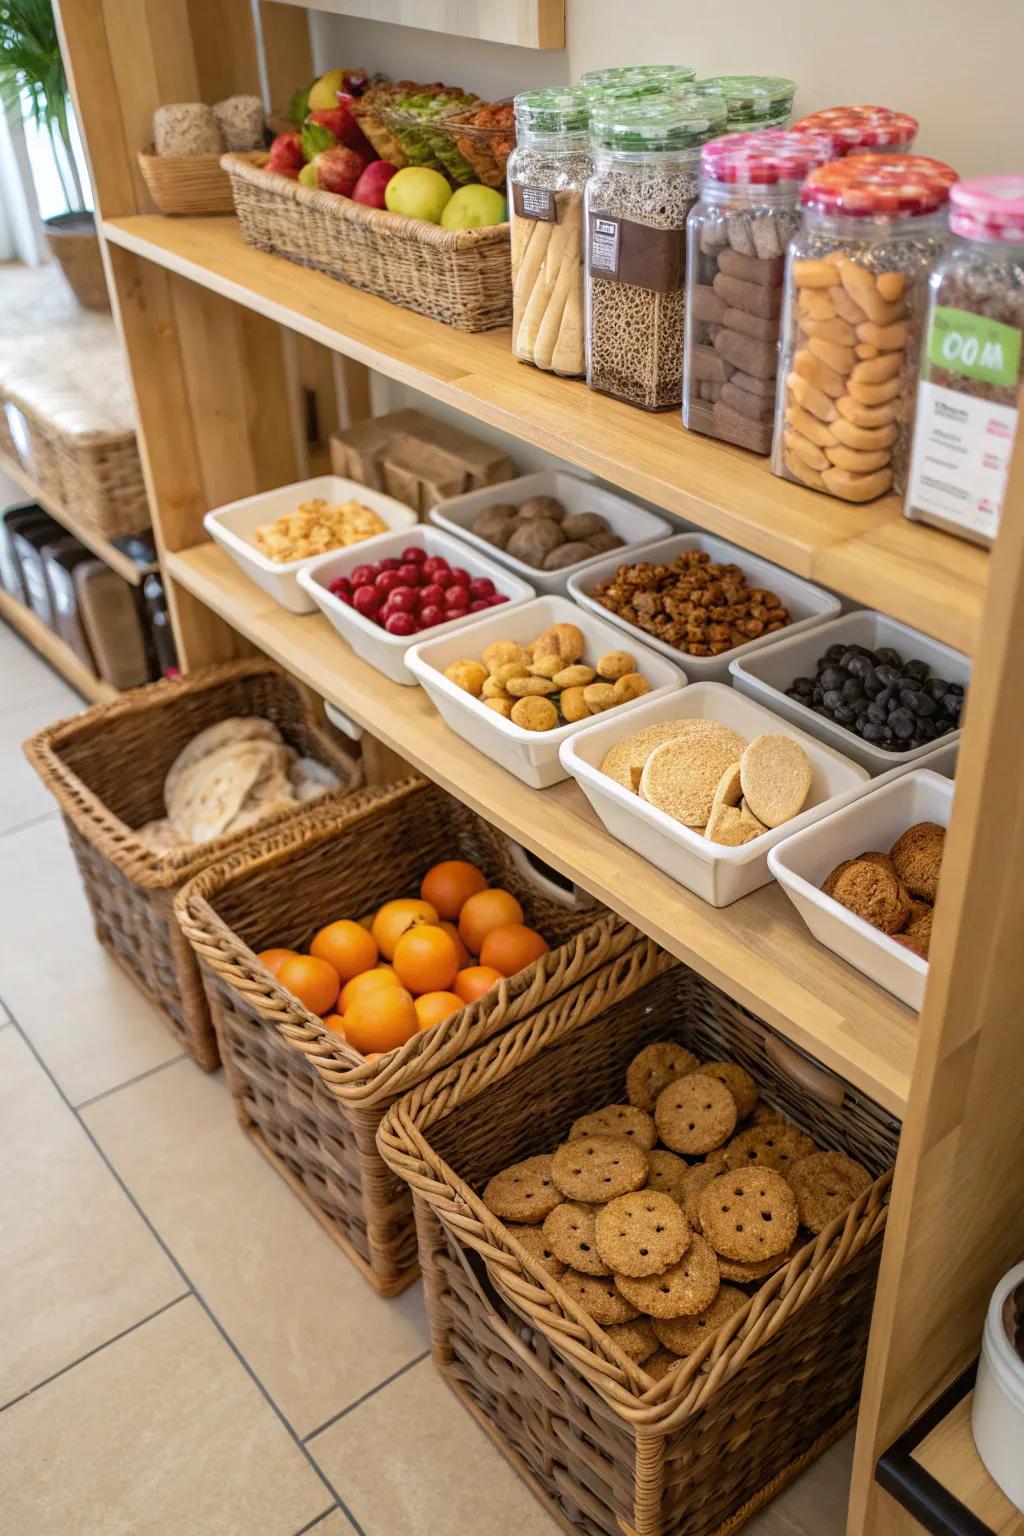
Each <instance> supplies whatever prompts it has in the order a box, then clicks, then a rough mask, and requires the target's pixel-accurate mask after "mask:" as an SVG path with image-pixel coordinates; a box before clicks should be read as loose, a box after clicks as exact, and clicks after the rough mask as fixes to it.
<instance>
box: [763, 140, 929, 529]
mask: <svg viewBox="0 0 1024 1536" xmlns="http://www.w3.org/2000/svg"><path fill="white" fill-rule="evenodd" d="M956 180H957V174H956V172H955V171H954V170H952V169H951V168H950V167H949V166H948V165H944V164H943V163H942V162H941V161H939V160H928V159H925V158H923V157H922V156H916V155H893V156H886V155H850V156H848V157H847V158H846V159H844V160H835V161H833V162H832V163H831V164H829V165H823V166H819V167H818V169H817V170H814V171H812V172H811V174H810V175H809V176H808V177H807V180H806V181H805V182H804V184H803V187H802V189H801V193H800V207H801V213H802V222H801V228H800V231H799V232H798V234H797V235H796V236H795V237H794V239H793V240H792V242H791V243H790V247H789V252H788V255H787V259H786V299H785V308H784V311H783V322H782V357H781V359H780V374H779V389H778V398H777V400H776V413H775V432H774V439H773V444H772V469H773V470H774V472H775V473H776V474H777V475H781V476H782V477H783V479H786V480H793V481H796V482H797V483H798V484H800V485H806V486H810V487H811V488H812V489H813V490H816V491H825V492H827V493H828V494H829V495H832V496H837V497H839V498H840V499H841V500H843V501H852V502H868V501H874V500H875V499H876V498H877V497H879V496H884V495H885V494H886V493H887V492H888V491H891V490H896V491H902V490H903V487H904V483H905V480H906V474H907V466H908V460H909V456H910V441H911V431H912V426H913V416H914V399H915V394H916V389H917V371H918V360H919V358H920V353H921V340H922V334H923V330H924V318H925V310H926V308H927V297H928V279H929V276H930V274H931V272H932V270H933V268H934V267H935V264H936V262H937V261H938V259H939V257H940V256H941V254H942V252H943V250H944V249H945V245H946V239H947V236H946V219H945V208H946V204H947V203H948V201H949V189H950V187H951V186H952V185H953V183H954V182H955V181H956Z"/></svg>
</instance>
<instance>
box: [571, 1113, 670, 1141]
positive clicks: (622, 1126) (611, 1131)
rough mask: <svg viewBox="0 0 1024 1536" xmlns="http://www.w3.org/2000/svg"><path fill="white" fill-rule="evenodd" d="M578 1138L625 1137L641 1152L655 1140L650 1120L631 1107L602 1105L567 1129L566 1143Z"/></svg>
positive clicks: (655, 1133) (656, 1134)
mask: <svg viewBox="0 0 1024 1536" xmlns="http://www.w3.org/2000/svg"><path fill="white" fill-rule="evenodd" d="M581 1136H625V1137H626V1138H627V1139H628V1140H629V1141H631V1142H632V1143H633V1145H634V1146H637V1147H642V1148H643V1150H644V1151H645V1152H649V1151H650V1149H651V1148H652V1147H653V1146H654V1143H655V1142H656V1141H657V1139H658V1133H657V1131H656V1130H655V1129H654V1121H653V1119H652V1118H651V1116H650V1115H649V1114H648V1113H647V1111H646V1110H644V1109H637V1107H636V1105H635V1104H606V1105H605V1107H604V1108H603V1109H595V1110H594V1112H593V1114H590V1115H581V1116H580V1118H579V1119H578V1120H574V1121H573V1123H572V1125H571V1126H570V1127H569V1140H570V1141H578V1140H579V1138H580V1137H581Z"/></svg>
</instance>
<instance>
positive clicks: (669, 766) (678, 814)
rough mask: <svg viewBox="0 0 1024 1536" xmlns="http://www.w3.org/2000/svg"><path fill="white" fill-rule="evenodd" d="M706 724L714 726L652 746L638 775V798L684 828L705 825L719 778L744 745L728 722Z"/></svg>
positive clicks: (708, 722)
mask: <svg viewBox="0 0 1024 1536" xmlns="http://www.w3.org/2000/svg"><path fill="white" fill-rule="evenodd" d="M705 723H706V724H707V725H708V726H709V727H714V729H708V730H707V731H705V732H703V733H701V734H700V735H693V736H682V737H677V738H676V739H675V740H672V741H665V742H662V744H661V746H660V747H655V749H654V751H653V752H652V753H651V755H650V757H649V758H648V759H647V761H646V762H645V763H644V770H643V773H642V774H641V776H640V798H641V799H642V800H646V801H647V802H648V804H650V805H654V806H657V808H658V809H659V810H661V811H664V812H665V814H666V815H667V816H671V817H672V818H673V819H674V820H675V821H679V822H682V824H683V826H684V827H706V826H707V823H708V817H709V816H710V814H711V804H712V801H713V800H714V798H715V790H716V789H717V788H718V785H719V781H720V780H721V778H722V775H723V774H724V773H725V771H726V769H727V768H729V767H730V766H731V765H732V764H733V763H734V762H735V761H736V756H737V753H742V751H743V749H744V747H745V746H746V742H745V741H744V740H743V738H742V737H741V736H737V734H736V732H735V731H733V730H730V729H729V727H728V726H727V725H721V724H720V723H719V722H717V721H707V722H705Z"/></svg>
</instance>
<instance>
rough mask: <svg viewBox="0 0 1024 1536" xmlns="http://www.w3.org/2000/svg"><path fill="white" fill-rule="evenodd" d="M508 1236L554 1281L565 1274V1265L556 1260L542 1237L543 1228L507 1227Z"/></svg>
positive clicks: (545, 1239)
mask: <svg viewBox="0 0 1024 1536" xmlns="http://www.w3.org/2000/svg"><path fill="white" fill-rule="evenodd" d="M508 1230H509V1232H510V1234H511V1235H512V1236H513V1237H514V1238H515V1239H516V1241H517V1242H518V1243H521V1244H522V1246H523V1247H524V1248H525V1249H526V1251H527V1253H528V1254H529V1255H530V1258H531V1259H536V1261H537V1263H538V1264H539V1265H540V1267H541V1269H546V1270H547V1272H548V1274H549V1275H551V1276H552V1277H553V1278H554V1279H555V1280H557V1279H558V1278H559V1276H560V1275H564V1274H565V1265H564V1264H563V1263H562V1261H561V1259H560V1258H558V1257H557V1256H556V1255H555V1254H554V1253H553V1252H552V1249H551V1247H550V1245H549V1244H548V1240H547V1238H546V1237H545V1236H544V1229H543V1227H517V1226H511V1225H510V1226H509V1229H508Z"/></svg>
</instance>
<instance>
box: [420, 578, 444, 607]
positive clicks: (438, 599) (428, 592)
mask: <svg viewBox="0 0 1024 1536" xmlns="http://www.w3.org/2000/svg"><path fill="white" fill-rule="evenodd" d="M419 596H420V602H421V603H422V604H423V606H424V608H431V607H433V608H443V607H444V587H439V586H438V584H437V582H436V581H431V582H428V583H427V585H426V586H425V587H421V588H420V593H419Z"/></svg>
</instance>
